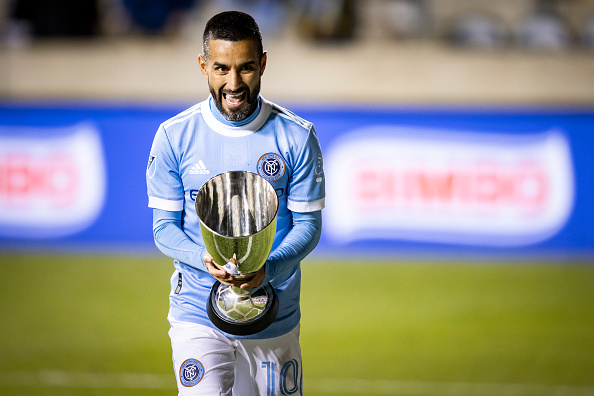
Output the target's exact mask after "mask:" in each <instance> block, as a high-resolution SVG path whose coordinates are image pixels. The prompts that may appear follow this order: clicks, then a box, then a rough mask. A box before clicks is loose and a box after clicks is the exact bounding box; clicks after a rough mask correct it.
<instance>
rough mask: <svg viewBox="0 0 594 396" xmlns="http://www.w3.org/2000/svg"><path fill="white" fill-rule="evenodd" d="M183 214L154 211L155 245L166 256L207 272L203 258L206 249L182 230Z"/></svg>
mask: <svg viewBox="0 0 594 396" xmlns="http://www.w3.org/2000/svg"><path fill="white" fill-rule="evenodd" d="M181 216H182V212H170V211H166V210H161V209H153V236H154V238H155V245H156V246H157V248H158V249H159V250H160V251H161V252H163V254H165V255H166V256H169V257H171V258H172V259H174V260H178V261H180V262H182V263H184V264H187V265H189V266H191V267H194V268H197V269H199V270H202V271H207V269H206V266H205V265H204V262H203V261H202V258H203V256H204V253H205V252H206V249H205V248H204V246H202V245H199V244H197V243H195V242H194V241H193V240H191V239H190V238H189V237H188V236H187V235H186V233H185V232H184V231H183V230H182V228H181Z"/></svg>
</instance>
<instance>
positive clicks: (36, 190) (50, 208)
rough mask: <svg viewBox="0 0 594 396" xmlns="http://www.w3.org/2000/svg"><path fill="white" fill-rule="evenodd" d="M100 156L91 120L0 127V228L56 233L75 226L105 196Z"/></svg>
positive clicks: (91, 215)
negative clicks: (70, 124) (54, 125)
mask: <svg viewBox="0 0 594 396" xmlns="http://www.w3.org/2000/svg"><path fill="white" fill-rule="evenodd" d="M105 173H106V172H105V159H104V155H103V148H102V144H101V138H100V135H99V132H98V131H97V130H96V129H95V128H94V127H93V126H92V125H90V124H79V125H75V126H73V127H69V128H9V127H4V128H3V129H2V130H0V234H1V235H2V236H7V237H23V236H25V237H32V238H39V237H56V236H64V235H68V234H72V233H75V232H78V231H80V230H82V229H84V228H86V227H87V226H89V225H90V224H91V223H92V222H93V221H94V220H95V219H96V218H97V216H98V215H99V213H100V212H101V209H102V208H103V205H104V202H105V194H106V174H105Z"/></svg>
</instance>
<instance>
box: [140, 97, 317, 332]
mask: <svg viewBox="0 0 594 396" xmlns="http://www.w3.org/2000/svg"><path fill="white" fill-rule="evenodd" d="M211 103H212V100H210V101H209V100H205V101H203V102H201V103H198V104H197V105H195V106H193V107H191V108H189V109H188V110H186V111H184V112H182V113H180V114H178V115H177V116H175V117H173V118H171V119H169V120H168V121H166V122H164V123H163V124H161V126H160V127H159V130H158V131H157V134H156V136H155V139H154V142H153V146H152V148H151V153H150V159H149V166H148V169H147V186H148V196H149V207H151V208H155V209H161V210H165V211H169V212H180V211H181V212H182V229H183V232H184V233H185V234H186V235H187V236H188V237H189V238H190V239H191V241H193V242H194V243H195V244H196V245H198V249H202V251H204V243H203V241H202V235H201V232H200V226H199V221H198V216H197V214H196V211H195V198H196V194H197V192H198V190H199V189H200V187H202V185H203V184H204V183H206V181H208V180H209V179H210V178H212V177H214V176H216V175H218V174H220V173H223V172H226V171H232V170H243V171H249V172H253V173H257V174H259V175H260V176H262V177H263V178H264V179H266V180H268V181H269V182H270V183H271V184H272V186H273V187H274V188H275V190H276V192H277V195H278V197H279V209H278V215H277V228H276V235H275V240H274V244H273V247H272V252H273V254H274V251H275V249H276V248H277V247H278V246H279V245H280V244H281V242H282V241H283V239H284V238H285V237H286V236H287V234H288V233H289V231H290V230H291V228H292V227H293V216H292V212H299V213H307V212H316V211H319V210H321V209H322V208H323V207H324V201H325V187H324V186H325V184H324V183H325V180H324V174H323V160H322V153H321V149H320V145H319V143H318V139H317V136H316V132H315V129H314V127H313V124H311V123H310V122H307V121H305V120H303V119H302V118H300V117H298V116H296V115H295V114H293V113H291V112H290V111H288V110H286V109H284V108H282V107H279V106H277V105H276V104H274V103H271V102H269V101H267V100H265V99H263V98H261V97H260V106H259V108H258V110H257V114H253V115H252V116H251V117H250V118H248V119H247V120H245V121H246V122H247V123H244V125H240V126H237V125H239V124H237V123H235V124H234V125H235V126H231V125H229V124H230V123H228V122H224V120H222V119H221V115H220V114H219V113H218V112H217V110H216V108H215V109H214V110H211ZM201 257H202V254H200V259H201ZM173 258H176V257H173ZM190 264H192V265H190ZM219 264H221V263H219ZM222 264H224V263H222ZM281 264H282V263H281ZM174 266H175V272H174V274H173V276H172V278H171V294H170V315H171V316H172V317H173V318H175V319H176V320H178V321H187V322H193V323H198V324H202V325H206V326H209V327H213V328H214V326H213V325H212V323H211V322H210V320H209V319H208V316H207V313H206V301H207V299H208V295H209V293H210V288H211V287H212V285H213V284H214V282H215V279H214V278H213V277H212V276H211V275H210V274H209V273H208V272H207V271H206V268H205V267H204V265H203V264H202V265H197V264H196V263H184V262H182V261H180V260H174ZM271 271H272V270H271ZM268 272H269V271H268V268H267V277H268V276H269V275H268ZM273 275H274V276H272V278H271V279H267V280H270V281H271V283H272V285H273V286H274V288H275V291H276V292H277V295H278V297H279V301H280V310H279V313H278V316H277V319H276V321H275V322H274V323H273V324H272V325H271V326H270V327H268V328H267V329H266V330H264V331H262V332H260V333H257V334H255V335H252V336H247V337H248V338H270V337H276V336H280V335H283V334H286V333H287V332H289V331H290V330H292V329H293V328H294V327H295V326H296V325H297V324H298V323H299V319H300V311H299V296H300V283H301V272H300V268H299V263H294V264H291V265H290V267H287V268H283V269H282V270H278V269H276V270H275V271H274V272H273Z"/></svg>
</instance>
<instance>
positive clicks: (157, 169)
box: [146, 126, 184, 212]
mask: <svg viewBox="0 0 594 396" xmlns="http://www.w3.org/2000/svg"><path fill="white" fill-rule="evenodd" d="M146 184H147V192H148V206H149V207H151V208H154V209H162V210H167V211H170V212H176V211H182V210H183V209H184V189H183V184H182V181H181V178H180V175H179V161H178V160H177V158H176V156H175V153H174V151H173V147H172V145H171V142H170V139H169V137H168V136H167V133H166V131H165V128H163V126H161V127H159V129H158V131H157V133H156V135H155V139H154V140H153V146H152V147H151V152H150V156H149V162H148V166H147V170H146Z"/></svg>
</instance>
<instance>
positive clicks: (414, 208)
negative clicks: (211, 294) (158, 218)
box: [0, 0, 594, 396]
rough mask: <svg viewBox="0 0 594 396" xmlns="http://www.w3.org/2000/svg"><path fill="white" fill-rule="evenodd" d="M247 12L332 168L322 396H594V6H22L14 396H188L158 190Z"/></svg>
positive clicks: (7, 279) (271, 95)
mask: <svg viewBox="0 0 594 396" xmlns="http://www.w3.org/2000/svg"><path fill="white" fill-rule="evenodd" d="M229 9H236V10H241V11H245V12H249V13H250V14H252V15H253V16H254V17H255V19H256V20H257V22H258V23H259V25H260V27H261V30H262V32H263V35H264V47H265V50H267V51H268V65H267V69H266V73H265V74H264V76H263V80H262V95H263V96H264V97H266V98H267V99H269V100H271V101H274V102H276V103H278V104H279V105H281V106H283V107H287V108H289V109H290V110H292V111H294V112H295V113H297V114H298V115H300V116H302V117H303V118H305V119H307V120H309V121H312V122H313V123H314V125H315V126H316V131H317V133H318V137H319V140H320V143H321V145H322V149H323V152H324V171H325V175H326V180H327V206H326V209H325V210H324V230H323V235H322V238H321V241H320V244H319V245H318V247H317V249H316V250H315V251H314V253H312V255H310V257H309V258H308V259H307V260H306V261H305V263H304V266H303V273H304V281H303V299H304V301H303V316H304V320H303V323H302V326H303V327H302V330H303V333H302V334H303V335H302V345H303V349H304V357H305V358H306V360H307V361H308V362H309V364H310V365H309V368H308V366H306V367H304V375H305V378H306V380H305V381H306V383H309V384H310V388H309V389H310V392H308V393H307V394H310V395H318V394H319V395H327V394H366V395H370V394H390V395H392V394H393V395H434V396H439V395H462V396H463V395H501V394H507V395H539V396H543V395H545V396H546V395H549V394H550V395H553V394H555V395H594V383H593V382H592V376H591V373H592V372H594V359H593V358H592V356H594V336H593V333H592V331H591V329H592V326H594V322H593V320H594V292H593V291H592V290H594V266H592V265H591V264H592V263H593V262H594V209H593V207H592V205H591V202H592V201H593V200H594V172H593V171H592V169H594V155H592V147H594V134H593V131H594V1H592V0H499V1H496V2H493V1H487V0H301V1H297V0H284V1H283V0H243V1H240V0H0V315H1V316H2V317H3V318H7V320H4V321H3V324H2V325H0V331H1V333H0V335H1V336H0V394H2V395H4V394H6V395H20V394H22V395H25V394H26V395H32V394H33V395H34V394H40V395H41V394H43V395H51V394H60V395H65V394H66V395H70V394H72V395H77V394H96V395H103V394H107V393H109V394H110V395H111V396H113V394H114V393H116V394H122V395H131V394H171V393H172V391H171V390H172V389H174V387H175V385H174V383H173V382H172V378H171V375H170V373H169V371H170V367H169V366H170V361H169V359H170V352H169V345H168V339H167V336H166V332H167V323H166V321H165V317H166V311H167V301H166V300H167V297H166V296H167V293H168V288H169V285H168V277H169V276H170V273H171V271H172V267H171V264H170V262H169V261H170V260H169V259H168V258H166V257H164V256H163V255H161V254H160V253H159V251H158V250H157V249H156V247H155V246H154V243H153V239H152V217H151V211H150V209H149V208H148V207H147V201H148V200H147V196H146V186H145V169H146V164H147V161H148V153H149V150H150V146H151V144H152V139H153V137H154V134H155V132H156V130H157V128H158V126H159V124H160V123H161V122H163V121H165V120H166V119H168V118H170V117H172V116H174V115H175V114H177V113H179V112H181V111H183V110H185V109H186V108H188V107H190V106H191V105H193V104H195V103H197V102H199V101H202V100H204V99H205V98H206V97H207V95H208V89H207V84H206V81H205V80H204V78H203V76H202V75H201V73H200V71H199V68H198V61H197V59H198V55H199V54H200V52H201V38H202V31H203V28H204V25H205V23H206V21H207V20H208V19H209V18H210V17H211V16H212V15H214V14H215V13H217V12H219V11H223V10H229ZM377 273H382V274H385V276H384V277H383V278H382V279H377V278H376V276H375V275H374V274H377ZM325 277H332V278H333V279H334V282H333V284H332V285H327V284H325V283H324V282H323V279H324V278H325ZM353 279H357V283H358V287H354V288H353V287H349V288H348V289H343V288H342V287H338V286H337V285H341V284H349V285H350V284H352V281H353ZM388 280H389V281H388ZM388 282H389V284H390V285H391V286H392V287H390V288H388V290H386V289H383V291H382V293H384V294H383V295H382V301H383V302H385V301H388V302H389V303H388V304H380V305H382V309H381V310H379V309H378V310H375V309H370V307H372V308H373V307H375V306H376V305H377V304H378V301H377V296H375V295H374V293H371V292H370V290H374V289H375V288H376V287H378V286H377V285H378V284H382V285H385V284H388ZM320 301H328V302H327V303H326V304H327V305H328V306H332V307H333V308H334V310H333V311H331V312H327V311H324V312H321V310H320V309H319V306H320ZM345 301H348V303H344V302H345ZM376 311H377V312H376ZM353 312H357V316H358V317H360V318H361V320H355V321H353V320H352V314H353ZM355 322H356V323H355ZM155 323H157V325H155ZM353 340H358V341H356V342H355V341H353ZM345 346H348V347H345ZM90 357H91V358H90ZM346 362H359V363H360V364H358V365H357V364H347V363H346ZM308 370H309V371H308ZM25 384H26V385H25ZM36 392H37V393H36ZM52 392H53V393H52ZM102 392H103V393H102ZM135 392H136V393H135Z"/></svg>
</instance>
